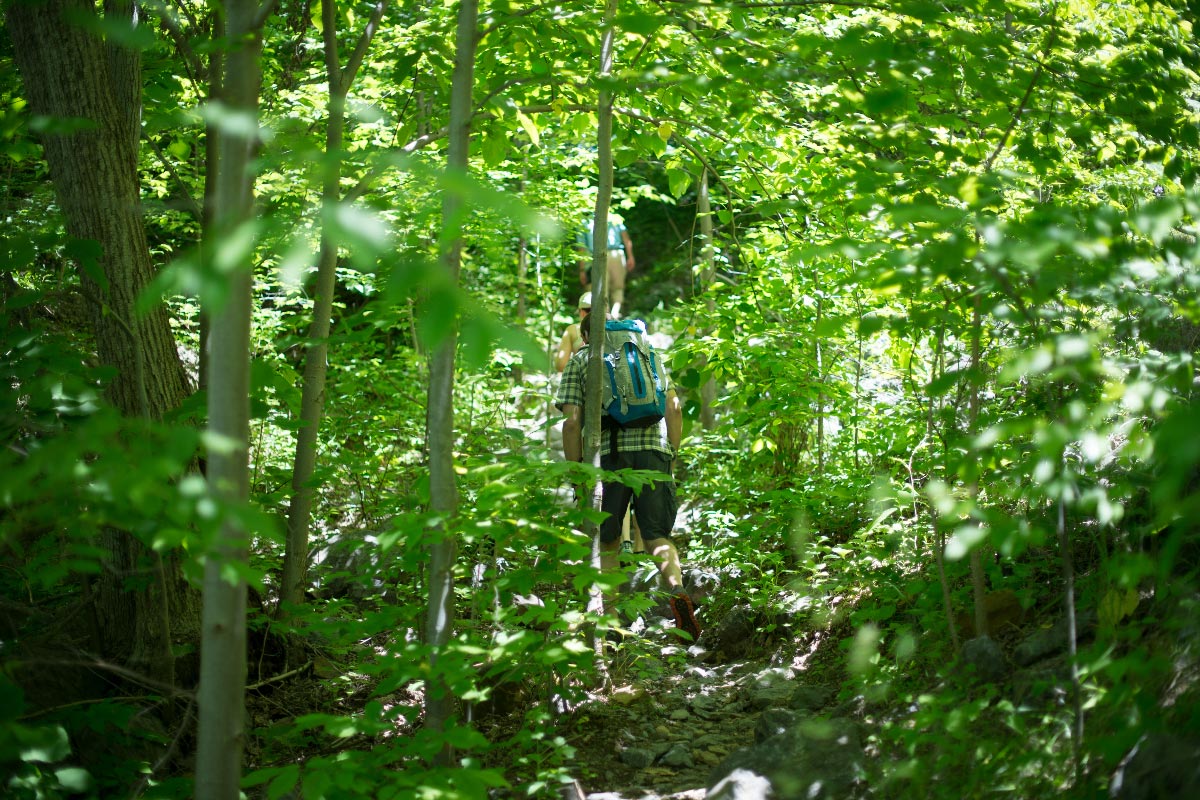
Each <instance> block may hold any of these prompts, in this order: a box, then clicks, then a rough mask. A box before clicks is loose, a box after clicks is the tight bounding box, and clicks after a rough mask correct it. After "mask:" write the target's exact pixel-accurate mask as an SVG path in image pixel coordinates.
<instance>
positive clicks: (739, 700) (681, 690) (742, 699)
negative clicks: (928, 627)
mask: <svg viewBox="0 0 1200 800" xmlns="http://www.w3.org/2000/svg"><path fill="white" fill-rule="evenodd" d="M698 618H699V620H700V623H701V625H705V624H714V625H715V621H707V623H706V620H705V619H704V615H703V610H701V611H700V612H699V614H698ZM826 641H828V640H824V639H823V638H821V637H810V640H809V641H808V642H803V641H802V642H792V641H789V642H786V643H782V644H783V646H782V647H779V648H777V649H775V650H774V651H772V650H771V649H770V648H766V647H761V648H759V649H758V650H757V651H755V652H752V653H750V654H748V655H747V656H745V657H742V658H737V659H726V658H725V657H724V656H723V655H722V653H721V652H720V651H717V650H712V649H709V647H711V644H712V640H711V638H710V637H709V636H702V637H701V640H700V643H699V644H695V645H691V646H689V645H688V644H687V643H685V642H684V640H683V639H682V638H681V637H679V636H678V635H676V632H675V631H674V629H673V622H672V621H670V620H659V621H657V622H652V623H651V624H650V625H648V626H647V627H646V628H645V629H644V630H642V632H641V635H639V636H636V637H632V636H631V637H627V638H626V640H625V641H624V642H623V643H622V644H621V645H620V647H619V648H617V647H612V646H610V649H608V650H607V651H606V682H605V685H604V687H603V688H602V689H600V690H597V691H595V692H592V693H590V694H589V695H588V699H587V700H586V701H585V702H583V703H582V704H580V705H579V706H577V707H576V708H575V709H574V710H573V712H572V713H571V714H570V715H569V717H567V718H566V719H565V720H564V721H563V724H562V725H560V726H559V733H560V735H562V736H563V737H564V738H565V739H566V741H567V743H568V744H569V745H570V746H571V747H572V748H573V749H574V751H575V753H574V757H573V758H572V760H571V767H570V768H571V774H572V776H573V777H574V778H575V779H576V781H577V783H576V787H575V792H574V793H573V794H572V793H571V792H567V793H566V794H565V795H564V796H566V797H568V798H570V800H583V798H587V800H693V799H694V800H702V798H704V797H705V794H706V791H707V789H708V787H709V786H710V785H711V783H712V779H713V778H714V777H715V776H714V774H713V773H714V769H715V768H716V767H717V766H718V765H720V764H721V763H722V762H723V761H725V759H726V758H727V757H728V756H730V755H731V754H732V753H734V752H736V751H738V750H741V749H742V748H745V747H748V746H751V745H753V744H754V743H755V730H756V727H759V726H761V725H762V712H763V710H764V709H765V708H767V707H771V706H777V705H781V704H782V701H781V698H786V697H787V696H789V695H790V694H791V693H792V692H793V691H794V689H795V686H796V685H797V684H799V683H805V684H809V685H827V683H826V681H827V680H829V679H832V680H835V681H836V678H834V677H832V676H833V674H834V673H836V672H838V671H839V667H838V666H837V664H840V659H838V658H837V656H836V652H829V651H828V650H829V649H831V650H833V651H836V647H835V648H829V649H827V648H825V647H822V646H821V645H824V644H825V643H826ZM706 645H708V646H707V647H706ZM806 648H810V649H808V651H807V652H805V650H806ZM829 695H830V699H832V695H833V693H832V692H830V693H829Z"/></svg>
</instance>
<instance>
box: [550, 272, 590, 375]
mask: <svg viewBox="0 0 1200 800" xmlns="http://www.w3.org/2000/svg"><path fill="white" fill-rule="evenodd" d="M577 308H578V314H579V317H580V318H581V319H582V317H583V315H584V314H586V313H587V312H589V311H591V310H592V293H591V292H584V293H583V294H581V295H580V296H579V303H578V305H577ZM583 346H584V342H583V333H582V332H580V330H579V323H578V322H572V323H571V324H570V325H568V326H567V330H566V333H564V334H563V335H562V339H561V340H559V342H558V350H556V351H555V353H554V370H555V372H562V371H563V368H565V367H566V366H567V362H568V361H570V360H571V356H573V355H575V354H576V353H578V352H579V351H580V350H582V349H583Z"/></svg>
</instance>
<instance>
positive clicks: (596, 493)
mask: <svg viewBox="0 0 1200 800" xmlns="http://www.w3.org/2000/svg"><path fill="white" fill-rule="evenodd" d="M616 15H617V0H608V3H607V4H606V6H605V9H604V34H603V37H602V39H601V41H600V72H599V75H598V76H597V77H598V78H599V80H600V82H601V86H603V85H604V81H605V79H607V78H608V77H609V76H610V75H611V74H612V63H613V39H614V35H615V34H614V30H613V21H614V20H615V19H616ZM596 118H597V120H598V122H597V125H596V173H597V174H596V209H595V216H594V217H593V222H592V309H593V311H594V310H596V309H607V308H608V206H609V204H610V203H611V202H612V187H613V156H612V124H613V96H612V92H611V91H609V90H608V89H604V88H602V89H600V91H599V93H598V97H597V101H596ZM597 298H599V302H597ZM605 317H606V315H605V314H592V315H591V317H590V318H589V320H588V341H590V342H599V343H603V342H604V321H605ZM589 353H590V354H589V356H588V366H587V381H586V384H585V386H586V396H585V397H584V400H583V414H584V419H583V461H584V463H586V464H591V465H592V466H594V467H596V468H597V469H598V468H599V467H600V410H601V409H600V381H601V380H602V377H603V369H604V366H603V365H604V348H603V347H599V346H597V347H592V348H589ZM590 489H591V491H589V492H584V495H583V496H582V497H580V498H579V500H580V502H581V503H583V504H584V505H585V506H586V507H589V508H591V509H592V510H593V511H597V512H598V511H599V510H600V503H601V499H602V495H603V486H602V484H600V483H596V484H593V485H592V486H591V487H590ZM585 531H586V532H587V533H588V535H589V536H590V538H591V541H592V554H591V564H592V568H593V569H595V570H597V571H599V570H600V568H601V557H600V526H599V524H597V523H595V522H591V521H588V522H587V523H585ZM603 609H604V596H603V592H602V591H601V589H600V587H599V586H596V587H593V589H592V598H591V602H590V603H589V610H590V611H593V612H596V613H600V612H602V611H603ZM592 647H593V649H595V651H596V653H597V655H599V654H600V653H601V648H602V642H601V641H600V640H599V639H598V638H594V639H593V641H592Z"/></svg>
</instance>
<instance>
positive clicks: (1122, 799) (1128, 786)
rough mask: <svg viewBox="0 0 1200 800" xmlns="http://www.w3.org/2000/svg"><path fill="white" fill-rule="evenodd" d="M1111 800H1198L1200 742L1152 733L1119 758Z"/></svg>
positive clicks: (1110, 793)
mask: <svg viewBox="0 0 1200 800" xmlns="http://www.w3.org/2000/svg"><path fill="white" fill-rule="evenodd" d="M1109 797H1111V798H1114V800H1160V798H1172V799H1173V798H1180V800H1182V798H1190V797H1200V740H1197V739H1185V738H1181V737H1178V736H1173V735H1172V734H1169V733H1151V734H1148V735H1146V736H1144V737H1142V740H1141V741H1140V742H1138V743H1137V745H1136V746H1135V747H1134V748H1133V750H1131V751H1130V752H1129V754H1128V755H1126V756H1125V758H1124V759H1122V761H1121V764H1120V765H1119V766H1118V767H1117V771H1116V772H1115V773H1114V774H1113V779H1112V783H1111V784H1110V785H1109Z"/></svg>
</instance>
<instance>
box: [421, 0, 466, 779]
mask: <svg viewBox="0 0 1200 800" xmlns="http://www.w3.org/2000/svg"><path fill="white" fill-rule="evenodd" d="M478 25H479V0H462V1H461V2H460V3H459V7H458V29H457V33H456V39H457V48H456V53H455V58H454V77H453V80H452V85H451V92H450V132H449V140H448V142H447V146H448V151H447V162H446V170H447V172H450V173H459V174H466V172H467V170H468V169H469V164H468V156H469V154H470V143H471V111H472V97H471V96H472V90H473V89H474V86H475V48H476V45H477V44H478V42H479V34H478V31H477V28H478ZM464 206H465V204H464V202H463V197H462V196H461V194H460V193H459V192H458V191H457V190H456V189H454V188H447V189H446V191H445V194H444V196H443V200H442V234H443V241H445V242H447V249H446V252H445V253H444V254H443V256H442V261H443V264H444V265H445V269H446V273H447V275H448V277H449V280H450V281H451V283H453V284H457V283H458V274H459V267H460V265H461V262H462V244H463V242H462V224H463V219H462V217H463V210H464ZM457 346H458V332H457V330H452V331H451V332H450V334H449V335H448V336H447V337H446V340H445V341H443V342H442V343H441V344H439V345H437V347H436V349H435V351H434V355H433V364H432V366H431V368H430V372H429V400H428V412H427V413H428V426H429V429H428V431H427V432H426V438H427V441H428V443H429V499H430V505H431V506H432V508H433V510H434V511H435V512H437V513H438V515H439V516H440V517H441V520H442V521H441V523H440V524H439V525H438V527H437V528H436V529H435V530H434V531H433V532H432V533H433V539H432V543H431V544H430V552H429V609H428V618H427V625H426V636H427V637H428V641H429V645H430V647H431V653H430V664H429V666H430V680H429V681H428V683H427V684H426V693H425V727H426V729H428V730H431V731H438V732H441V731H444V730H445V729H446V726H447V724H448V723H449V722H450V720H451V719H452V718H453V716H454V695H453V693H452V692H451V690H450V687H449V685H448V684H447V683H446V682H445V680H443V679H442V677H441V676H439V670H438V666H437V664H438V661H439V660H440V659H441V657H442V650H443V648H445V646H446V644H447V643H448V642H449V641H450V634H451V632H452V631H453V628H454V615H455V609H454V554H455V542H454V536H453V533H452V532H451V531H450V529H449V521H450V520H451V519H452V518H453V517H454V514H455V512H456V511H457V509H458V490H457V487H456V485H455V480H454V354H455V350H456V349H457ZM451 755H452V753H451V750H450V748H449V747H448V746H446V747H443V749H442V751H441V754H440V757H439V762H440V763H442V764H443V765H447V764H449V762H450V760H451Z"/></svg>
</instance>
